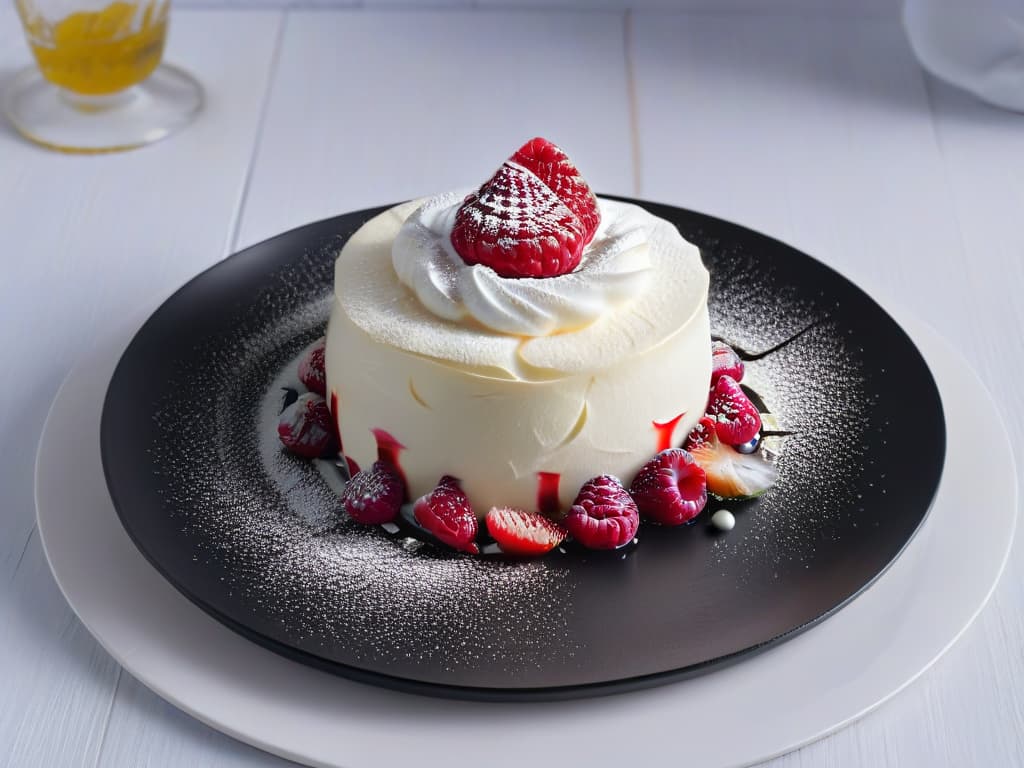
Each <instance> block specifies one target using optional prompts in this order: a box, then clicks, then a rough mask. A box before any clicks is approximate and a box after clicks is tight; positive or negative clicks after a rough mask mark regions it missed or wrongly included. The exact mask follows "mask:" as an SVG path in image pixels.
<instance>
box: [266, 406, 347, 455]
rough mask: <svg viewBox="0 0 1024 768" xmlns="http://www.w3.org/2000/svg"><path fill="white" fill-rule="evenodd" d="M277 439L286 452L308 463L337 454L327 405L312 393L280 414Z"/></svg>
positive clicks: (336, 444)
mask: <svg viewBox="0 0 1024 768" xmlns="http://www.w3.org/2000/svg"><path fill="white" fill-rule="evenodd" d="M277 436H278V437H279V438H280V439H281V444H282V445H284V447H285V448H287V449H288V450H289V451H291V452H292V453H294V454H295V455H296V456H303V457H305V458H307V459H315V458H317V457H319V456H326V455H328V454H331V453H334V452H336V451H337V450H338V443H337V441H336V440H335V437H334V425H333V424H332V423H331V414H330V412H329V411H328V410H327V401H326V400H324V399H323V398H322V397H320V395H317V394H315V393H313V392H306V393H305V394H302V395H299V396H298V397H297V398H296V399H295V402H293V403H292V404H291V405H289V406H288V407H287V408H285V409H284V410H283V411H282V412H281V418H280V420H279V421H278V423H277Z"/></svg>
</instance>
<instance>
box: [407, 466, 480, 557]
mask: <svg viewBox="0 0 1024 768" xmlns="http://www.w3.org/2000/svg"><path fill="white" fill-rule="evenodd" d="M412 511H413V516H414V517H415V518H416V522H417V523H419V524H420V525H422V526H423V527H424V528H426V529H427V530H428V531H430V533H431V534H433V535H434V537H435V538H437V539H438V540H439V541H441V542H443V543H444V544H447V545H448V546H449V547H451V548H452V549H457V550H459V551H460V552H469V553H470V554H473V555H476V554H479V552H480V548H479V547H477V545H476V541H475V539H476V534H477V530H478V524H477V520H476V515H474V514H473V508H472V507H471V506H470V504H469V499H468V498H467V497H466V494H465V493H463V491H462V488H461V487H460V486H459V481H458V479H457V478H454V477H452V476H450V475H445V476H444V477H442V478H441V479H440V480H439V481H438V483H437V487H436V488H434V490H432V491H431V492H430V493H428V494H426V495H424V496H420V497H419V498H418V499H416V502H415V503H414V504H413V508H412Z"/></svg>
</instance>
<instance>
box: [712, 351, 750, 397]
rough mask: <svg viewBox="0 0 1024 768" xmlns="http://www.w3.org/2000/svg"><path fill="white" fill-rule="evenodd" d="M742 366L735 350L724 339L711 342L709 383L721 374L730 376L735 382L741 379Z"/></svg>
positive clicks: (716, 379)
mask: <svg viewBox="0 0 1024 768" xmlns="http://www.w3.org/2000/svg"><path fill="white" fill-rule="evenodd" d="M743 373H744V366H743V361H742V360H740V356H739V355H737V354H736V350H735V349H733V348H732V347H730V346H729V345H728V344H726V343H725V342H724V341H712V342H711V384H712V386H714V384H715V382H717V381H718V380H719V378H721V377H722V376H732V377H733V379H734V380H736V381H737V382H739V381H743Z"/></svg>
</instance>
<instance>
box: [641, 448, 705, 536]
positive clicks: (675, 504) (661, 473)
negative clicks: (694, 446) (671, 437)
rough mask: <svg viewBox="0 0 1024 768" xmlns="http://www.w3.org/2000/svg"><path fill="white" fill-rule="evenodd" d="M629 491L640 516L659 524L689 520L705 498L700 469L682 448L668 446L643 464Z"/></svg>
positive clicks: (686, 521) (676, 523) (702, 473)
mask: <svg viewBox="0 0 1024 768" xmlns="http://www.w3.org/2000/svg"><path fill="white" fill-rule="evenodd" d="M629 495H630V496H632V497H633V500H634V501H635V502H636V506H637V508H638V509H639V511H640V514H641V515H642V516H643V517H646V518H648V519H650V520H653V521H654V522H656V523H661V524H662V525H682V524H683V523H688V522H690V521H691V520H693V519H694V518H695V517H696V516H697V515H698V514H700V511H701V510H702V509H704V505H705V504H706V503H707V501H708V487H707V482H706V480H705V477H704V470H703V469H702V468H701V467H700V465H699V464H697V462H696V461H694V458H693V456H691V455H690V454H689V453H687V452H686V451H684V450H683V449H682V448H669V449H668V450H665V451H662V452H661V453H659V454H658V455H657V456H655V457H654V458H653V459H651V460H650V461H649V462H647V463H646V464H644V466H643V467H642V468H641V470H640V471H639V472H638V473H637V476H636V477H635V478H634V479H633V483H632V484H631V485H630V486H629Z"/></svg>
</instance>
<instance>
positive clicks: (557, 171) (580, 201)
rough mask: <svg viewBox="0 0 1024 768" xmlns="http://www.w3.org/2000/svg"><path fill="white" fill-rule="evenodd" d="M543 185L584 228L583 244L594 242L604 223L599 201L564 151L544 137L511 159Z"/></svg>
mask: <svg viewBox="0 0 1024 768" xmlns="http://www.w3.org/2000/svg"><path fill="white" fill-rule="evenodd" d="M509 160H511V162H513V163H518V164H519V165H521V166H523V167H524V168H526V169H527V170H528V171H530V172H531V173H533V174H534V175H535V176H536V177H537V178H538V179H540V180H541V181H543V182H544V183H545V184H546V185H547V186H548V188H549V189H550V190H551V191H552V192H554V193H555V194H556V195H557V196H558V198H559V199H560V200H561V201H562V202H563V203H565V205H566V207H568V209H569V210H570V211H572V212H573V213H575V214H576V216H577V217H578V218H579V220H580V222H582V224H583V244H584V245H586V244H587V243H589V242H590V241H591V240H592V239H593V238H594V233H595V232H597V226H598V224H600V223H601V211H600V210H599V209H598V207H597V198H596V197H595V196H594V193H593V192H592V191H591V189H590V185H589V184H587V182H586V181H584V179H583V177H582V176H581V175H580V172H579V171H578V170H577V169H576V166H575V165H573V162H572V160H570V159H569V156H568V155H567V154H565V152H564V151H563V150H562V148H561V147H558V146H556V145H555V144H552V143H551V142H550V141H548V140H547V139H542V138H540V137H538V138H536V139H530V141H528V142H526V143H525V144H523V146H521V147H520V148H519V149H518V150H517V151H516V153H515V154H514V155H512V157H511V158H509Z"/></svg>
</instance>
